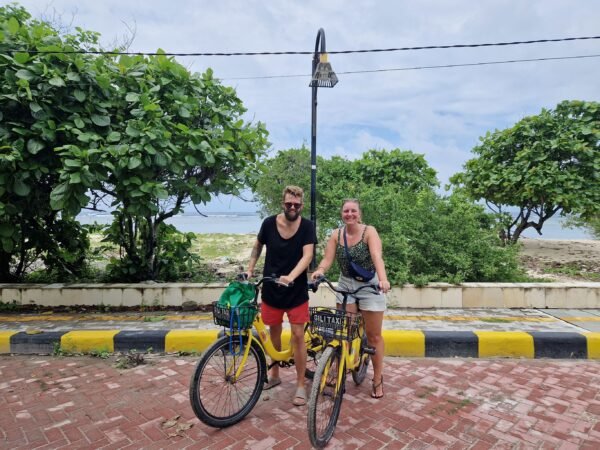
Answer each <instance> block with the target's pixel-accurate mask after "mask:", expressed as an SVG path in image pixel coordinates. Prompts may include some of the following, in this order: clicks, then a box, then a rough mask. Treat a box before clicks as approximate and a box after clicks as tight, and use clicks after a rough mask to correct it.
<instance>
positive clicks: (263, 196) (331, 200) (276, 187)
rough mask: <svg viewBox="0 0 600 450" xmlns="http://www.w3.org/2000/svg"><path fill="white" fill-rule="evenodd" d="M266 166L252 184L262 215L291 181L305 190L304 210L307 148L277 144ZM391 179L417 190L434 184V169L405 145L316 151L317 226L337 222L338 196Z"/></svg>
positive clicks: (307, 185) (277, 204) (275, 208)
mask: <svg viewBox="0 0 600 450" xmlns="http://www.w3.org/2000/svg"><path fill="white" fill-rule="evenodd" d="M264 165H265V167H266V168H267V170H266V171H265V172H264V173H263V174H262V175H261V177H260V179H259V180H258V182H257V183H256V186H255V188H254V193H255V198H256V199H257V200H258V201H259V202H260V204H261V208H262V213H263V215H269V214H275V213H277V212H279V210H280V209H281V191H282V189H283V187H284V186H286V185H287V184H296V185H298V186H300V187H302V188H304V190H305V192H306V199H305V208H304V215H305V216H306V215H308V212H309V211H310V151H309V149H307V148H306V147H302V148H299V149H289V150H281V151H279V152H277V154H276V155H275V156H274V157H273V158H269V159H267V160H265V161H264ZM384 185H393V186H394V187H395V188H396V189H408V190H411V191H418V190H420V189H423V188H431V187H434V186H437V185H438V181H437V178H436V174H435V171H434V170H433V169H431V168H430V167H429V166H428V164H427V162H426V161H425V158H424V157H423V155H419V154H416V153H413V152H411V151H407V150H400V149H394V150H391V151H388V150H369V151H367V152H365V153H364V154H362V155H361V157H360V158H358V159H356V160H349V159H347V158H343V157H340V156H333V157H331V158H330V159H325V158H323V157H320V156H317V219H318V225H319V228H321V229H327V228H331V227H335V226H337V224H338V223H339V209H340V206H341V201H342V199H344V198H347V197H359V196H360V194H361V193H362V192H363V191H365V190H366V189H367V188H368V187H369V186H384Z"/></svg>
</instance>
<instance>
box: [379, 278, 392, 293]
mask: <svg viewBox="0 0 600 450" xmlns="http://www.w3.org/2000/svg"><path fill="white" fill-rule="evenodd" d="M391 288H392V287H391V285H390V282H389V281H388V280H379V290H380V291H381V292H383V293H384V294H387V293H388V292H389V291H390V289H391Z"/></svg>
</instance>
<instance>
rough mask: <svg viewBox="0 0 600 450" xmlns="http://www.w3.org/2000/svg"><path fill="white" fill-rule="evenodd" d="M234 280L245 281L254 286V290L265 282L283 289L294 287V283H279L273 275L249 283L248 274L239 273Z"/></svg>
mask: <svg viewBox="0 0 600 450" xmlns="http://www.w3.org/2000/svg"><path fill="white" fill-rule="evenodd" d="M235 278H236V280H238V281H247V282H248V283H252V284H254V287H255V288H256V289H258V288H259V287H260V285H261V284H263V283H264V282H265V281H269V282H271V283H276V284H278V285H280V286H284V287H290V286H293V285H294V282H291V283H288V284H285V283H281V282H280V281H279V277H277V276H275V275H273V276H270V277H262V278H260V279H259V280H258V281H256V282H252V281H250V280H249V279H248V274H246V273H240V274H238V275H237V276H236V277H235Z"/></svg>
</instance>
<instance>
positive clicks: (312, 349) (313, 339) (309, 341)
mask: <svg viewBox="0 0 600 450" xmlns="http://www.w3.org/2000/svg"><path fill="white" fill-rule="evenodd" d="M304 343H305V344H306V370H305V371H304V376H305V377H306V378H308V379H309V380H312V379H313V378H314V376H315V370H317V365H318V364H319V360H320V359H321V356H323V351H324V350H325V346H326V345H327V343H326V342H325V339H323V338H322V337H321V336H320V335H318V334H316V333H313V332H312V331H311V330H310V324H308V323H307V324H306V326H305V327H304Z"/></svg>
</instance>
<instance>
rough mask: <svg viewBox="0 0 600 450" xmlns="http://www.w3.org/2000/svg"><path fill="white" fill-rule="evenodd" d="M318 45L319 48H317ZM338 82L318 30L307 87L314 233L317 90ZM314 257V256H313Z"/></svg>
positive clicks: (311, 214) (323, 31)
mask: <svg viewBox="0 0 600 450" xmlns="http://www.w3.org/2000/svg"><path fill="white" fill-rule="evenodd" d="M319 44H320V48H319ZM337 82H338V78H337V76H336V74H335V73H334V72H333V69H332V68H331V64H329V63H328V62H327V50H326V46H325V30H323V28H319V32H318V33H317V40H316V42H315V53H314V55H313V60H312V79H311V81H310V83H309V86H310V87H311V88H312V101H311V109H312V111H311V136H310V220H312V222H313V224H314V227H315V233H316V231H317V89H318V88H320V87H328V88H332V87H334V86H335V85H336V84H337ZM315 256H316V255H315ZM310 268H311V270H314V268H315V257H314V256H313V260H312V262H311V264H310Z"/></svg>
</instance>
